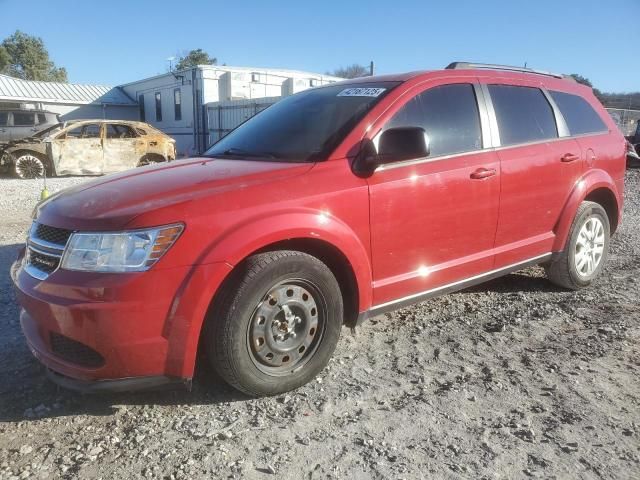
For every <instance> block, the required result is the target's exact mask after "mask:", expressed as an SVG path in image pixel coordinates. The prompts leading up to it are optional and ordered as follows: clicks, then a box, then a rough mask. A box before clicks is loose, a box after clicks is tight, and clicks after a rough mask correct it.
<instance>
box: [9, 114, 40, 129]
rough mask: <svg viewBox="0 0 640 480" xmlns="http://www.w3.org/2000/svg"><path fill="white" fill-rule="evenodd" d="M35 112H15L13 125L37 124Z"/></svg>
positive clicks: (28, 125) (27, 125) (26, 125)
mask: <svg viewBox="0 0 640 480" xmlns="http://www.w3.org/2000/svg"><path fill="white" fill-rule="evenodd" d="M35 121H36V116H35V114H34V113H23V112H13V125H14V126H15V127H30V126H32V125H34V124H35Z"/></svg>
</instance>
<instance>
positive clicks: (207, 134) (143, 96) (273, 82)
mask: <svg viewBox="0 0 640 480" xmlns="http://www.w3.org/2000/svg"><path fill="white" fill-rule="evenodd" d="M338 80H341V79H340V78H337V77H332V76H328V75H321V74H317V73H310V72H301V71H297V70H280V69H271V68H251V67H227V66H218V65H200V66H197V67H193V68H189V69H187V70H181V71H173V72H170V73H165V74H163V75H158V76H156V77H151V78H147V79H144V80H138V81H136V82H131V83H127V84H124V85H121V86H120V87H119V88H121V89H122V90H123V91H124V92H125V93H126V94H127V95H128V96H129V97H131V98H134V99H136V100H137V101H138V105H139V110H140V117H139V118H140V120H142V121H144V122H147V123H150V124H151V125H153V126H154V127H156V128H158V129H160V130H162V131H163V132H165V133H166V134H167V135H170V136H172V137H173V138H175V139H176V143H177V149H178V155H191V154H193V153H201V152H203V151H204V150H205V149H206V148H207V147H208V146H209V145H210V144H211V143H213V141H215V140H217V139H218V138H220V136H222V135H224V134H225V133H227V132H228V130H229V129H230V128H233V127H235V126H237V125H238V124H239V123H241V122H242V121H243V120H244V119H245V118H247V114H246V112H249V111H250V109H249V110H247V108H246V105H247V102H248V103H250V104H251V105H253V104H254V103H255V104H262V105H263V106H262V107H257V108H255V109H254V110H253V112H254V113H257V111H259V110H260V109H261V108H265V107H266V106H268V105H269V104H271V103H274V102H275V99H272V97H282V96H287V95H291V94H293V93H297V92H299V91H302V90H305V89H307V88H310V87H315V86H319V85H325V84H327V83H332V82H335V81H338ZM266 97H269V100H270V101H267V102H265V101H255V102H251V101H252V100H255V99H265V100H267V98H266ZM230 103H231V104H232V105H233V104H235V103H237V104H238V108H243V109H244V112H245V113H244V114H243V115H241V116H240V117H238V116H237V115H236V116H234V117H231V116H226V117H225V118H224V119H222V122H221V123H219V122H218V123H217V122H216V118H217V117H215V116H212V115H211V111H212V110H215V109H216V106H217V105H224V106H225V108H228V106H229V104H230ZM249 116H250V115H249ZM212 117H213V118H212ZM236 117H238V120H237V121H235V120H233V121H235V123H232V124H230V123H229V121H231V120H232V118H233V119H235V118H236ZM225 120H227V121H226V122H225Z"/></svg>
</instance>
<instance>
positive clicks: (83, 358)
mask: <svg viewBox="0 0 640 480" xmlns="http://www.w3.org/2000/svg"><path fill="white" fill-rule="evenodd" d="M49 339H50V342H51V351H52V352H53V353H55V354H56V355H57V356H58V357H60V358H61V359H63V360H65V361H67V362H69V363H75V364H76V365H80V366H83V367H89V368H96V367H100V366H102V365H104V358H103V357H102V355H100V354H99V353H98V352H96V351H95V350H94V349H93V348H91V347H88V346H87V345H85V344H84V343H80V342H77V341H75V340H72V339H70V338H69V337H65V336H64V335H60V334H59V333H54V332H51V333H50V335H49Z"/></svg>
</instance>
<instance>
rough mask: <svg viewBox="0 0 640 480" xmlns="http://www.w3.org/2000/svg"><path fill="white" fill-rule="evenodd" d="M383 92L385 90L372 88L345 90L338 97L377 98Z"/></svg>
mask: <svg viewBox="0 0 640 480" xmlns="http://www.w3.org/2000/svg"><path fill="white" fill-rule="evenodd" d="M385 90H386V88H373V87H356V88H345V89H344V90H342V91H341V92H340V93H338V97H377V96H379V95H380V94H381V93H382V92H384V91H385Z"/></svg>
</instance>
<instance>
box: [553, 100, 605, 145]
mask: <svg viewBox="0 0 640 480" xmlns="http://www.w3.org/2000/svg"><path fill="white" fill-rule="evenodd" d="M549 93H551V98H553V101H554V102H556V104H557V105H558V108H559V109H560V113H562V116H563V117H564V120H565V122H567V126H568V127H569V133H570V134H571V135H583V134H585V133H596V132H604V131H606V130H607V126H606V125H605V123H604V122H603V121H602V118H600V115H598V114H597V113H596V111H595V110H594V109H593V107H592V106H591V105H589V102H587V101H586V100H585V99H584V98H582V97H581V96H579V95H572V94H571V93H563V92H549Z"/></svg>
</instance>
